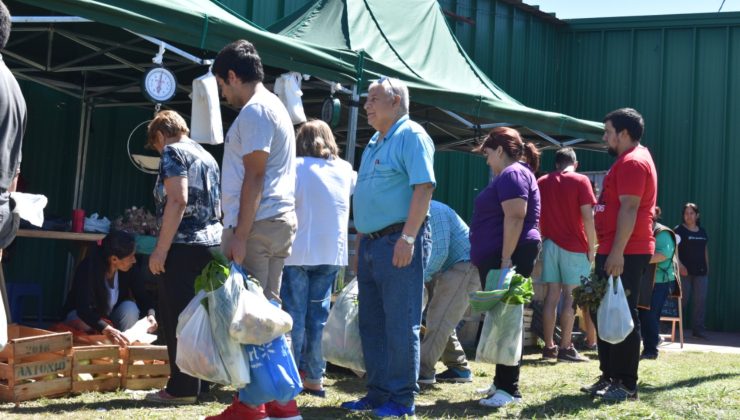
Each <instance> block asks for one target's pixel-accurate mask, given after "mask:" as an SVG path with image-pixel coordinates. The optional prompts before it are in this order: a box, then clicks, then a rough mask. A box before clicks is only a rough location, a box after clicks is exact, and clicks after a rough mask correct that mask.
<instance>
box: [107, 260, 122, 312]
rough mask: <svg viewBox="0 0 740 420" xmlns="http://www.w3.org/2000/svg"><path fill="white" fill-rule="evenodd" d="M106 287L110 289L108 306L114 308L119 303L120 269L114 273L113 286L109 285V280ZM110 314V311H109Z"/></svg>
mask: <svg viewBox="0 0 740 420" xmlns="http://www.w3.org/2000/svg"><path fill="white" fill-rule="evenodd" d="M105 287H106V288H107V289H108V308H110V310H111V311H112V310H113V307H114V306H116V303H118V293H119V291H118V270H116V273H115V274H113V287H111V286H108V282H107V281H106V282H105ZM108 315H110V312H109V313H108Z"/></svg>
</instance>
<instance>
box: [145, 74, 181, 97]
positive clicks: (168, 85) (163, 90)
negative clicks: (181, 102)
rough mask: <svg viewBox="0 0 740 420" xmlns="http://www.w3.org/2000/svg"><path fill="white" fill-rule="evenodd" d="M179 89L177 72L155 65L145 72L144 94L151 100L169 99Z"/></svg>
mask: <svg viewBox="0 0 740 420" xmlns="http://www.w3.org/2000/svg"><path fill="white" fill-rule="evenodd" d="M176 91H177V80H176V79H175V74H174V73H172V72H171V71H170V70H168V69H166V68H164V67H154V68H152V69H150V70H149V71H147V72H146V73H145V74H144V95H146V96H147V97H148V98H149V99H150V100H151V101H153V102H157V103H162V102H166V101H169V100H170V99H172V97H173V96H175V92H176Z"/></svg>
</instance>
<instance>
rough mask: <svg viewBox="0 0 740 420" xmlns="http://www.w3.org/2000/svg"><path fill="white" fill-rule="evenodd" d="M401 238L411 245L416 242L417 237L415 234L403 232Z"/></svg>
mask: <svg viewBox="0 0 740 420" xmlns="http://www.w3.org/2000/svg"><path fill="white" fill-rule="evenodd" d="M401 240H403V241H404V242H406V243H407V244H409V245H413V244H414V242H416V238H414V237H413V236H409V235H407V234H405V233H402V234H401Z"/></svg>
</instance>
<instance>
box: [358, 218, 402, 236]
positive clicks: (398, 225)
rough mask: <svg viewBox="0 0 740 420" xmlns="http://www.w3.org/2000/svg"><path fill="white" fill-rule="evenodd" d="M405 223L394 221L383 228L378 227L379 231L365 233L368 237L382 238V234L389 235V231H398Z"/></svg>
mask: <svg viewBox="0 0 740 420" xmlns="http://www.w3.org/2000/svg"><path fill="white" fill-rule="evenodd" d="M405 224H406V222H401V223H395V224H392V225H390V226H386V227H384V228H383V229H380V230H379V231H376V232H372V233H368V234H365V236H367V237H368V238H370V239H378V238H382V237H383V236H386V235H390V234H391V233H396V232H400V231H402V230H403V226H404V225H405Z"/></svg>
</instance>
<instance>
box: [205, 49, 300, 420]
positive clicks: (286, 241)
mask: <svg viewBox="0 0 740 420" xmlns="http://www.w3.org/2000/svg"><path fill="white" fill-rule="evenodd" d="M213 73H214V74H215V75H216V80H217V81H218V85H219V88H220V90H221V96H223V98H224V99H225V100H226V102H228V103H229V105H231V106H233V107H237V108H240V109H241V111H240V112H239V115H238V116H237V118H236V120H235V121H234V123H233V124H232V125H231V127H230V128H229V131H228V132H227V133H226V139H225V144H224V157H223V163H222V165H221V170H222V175H221V195H222V207H223V214H224V221H223V224H224V230H223V236H222V238H221V249H222V250H223V252H224V254H225V255H226V257H227V258H229V259H230V260H232V261H235V262H237V263H240V264H242V266H243V267H244V268H245V269H246V270H247V271H248V272H249V273H250V274H252V275H253V276H254V277H256V278H257V279H258V280H259V281H260V283H261V284H262V288H263V289H264V292H265V296H266V297H267V298H268V299H275V300H277V301H279V299H280V283H281V279H282V271H283V265H284V263H285V258H286V257H287V256H288V255H290V249H291V245H292V243H293V239H294V238H295V232H296V215H295V197H294V195H295V132H294V130H293V125H292V123H291V120H290V116H289V114H288V111H287V110H286V109H285V106H284V105H283V104H282V102H280V99H279V98H278V97H277V96H275V95H274V94H273V93H272V92H270V91H269V90H267V88H266V87H265V86H264V85H263V84H262V80H263V78H264V71H263V69H262V60H261V59H260V56H259V54H258V53H257V50H256V49H255V48H254V46H253V45H252V44H251V43H250V42H249V41H245V40H238V41H234V42H232V43H231V44H229V45H227V46H225V47H224V48H223V49H222V50H221V51H220V52H219V53H218V55H217V56H216V60H215V61H214V63H213ZM252 397H253V396H251V395H249V393H248V392H246V390H244V389H242V390H240V391H239V397H238V399H235V400H234V403H233V404H232V405H231V406H230V407H229V408H227V409H226V411H225V412H224V413H222V414H221V416H218V417H214V418H232V417H234V416H237V417H239V418H264V417H261V416H263V415H266V416H269V418H272V419H294V420H296V419H300V418H301V417H300V414H299V413H298V409H297V407H296V404H295V401H294V400H293V401H290V402H289V403H287V404H279V403H277V402H276V401H271V402H267V401H257V400H255V399H254V398H252ZM265 403H267V404H265ZM209 418H210V417H209Z"/></svg>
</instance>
